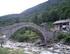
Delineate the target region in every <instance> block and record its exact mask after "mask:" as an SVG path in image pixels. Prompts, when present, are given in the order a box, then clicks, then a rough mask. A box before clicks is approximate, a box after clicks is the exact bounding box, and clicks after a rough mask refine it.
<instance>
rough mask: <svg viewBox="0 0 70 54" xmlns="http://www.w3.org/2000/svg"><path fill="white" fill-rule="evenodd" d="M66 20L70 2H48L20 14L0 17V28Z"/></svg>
mask: <svg viewBox="0 0 70 54" xmlns="http://www.w3.org/2000/svg"><path fill="white" fill-rule="evenodd" d="M67 18H70V0H48V2H45V3H42V4H39V5H37V6H35V7H32V8H30V9H28V10H25V11H24V12H22V13H20V14H11V15H6V16H1V17H0V26H5V25H10V24H14V23H19V22H29V21H30V22H34V23H36V24H41V23H43V22H47V23H48V22H54V21H56V20H60V19H67Z"/></svg>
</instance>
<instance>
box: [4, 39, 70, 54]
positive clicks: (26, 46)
mask: <svg viewBox="0 0 70 54" xmlns="http://www.w3.org/2000/svg"><path fill="white" fill-rule="evenodd" d="M3 47H4V48H9V49H22V51H23V52H24V54H53V53H54V54H63V53H65V54H70V46H67V45H63V44H59V43H57V44H56V43H55V44H53V46H52V47H50V48H48V47H46V48H44V47H38V46H35V45H34V43H26V42H12V41H9V40H8V41H7V42H6V44H4V45H3Z"/></svg>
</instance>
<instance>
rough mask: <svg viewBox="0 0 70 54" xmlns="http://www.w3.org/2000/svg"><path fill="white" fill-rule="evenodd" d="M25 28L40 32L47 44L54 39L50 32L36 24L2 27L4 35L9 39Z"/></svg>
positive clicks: (26, 23)
mask: <svg viewBox="0 0 70 54" xmlns="http://www.w3.org/2000/svg"><path fill="white" fill-rule="evenodd" d="M25 27H31V28H33V29H34V30H36V31H38V32H39V33H40V34H41V35H42V39H43V42H44V43H45V44H46V43H47V40H49V39H51V38H52V37H53V36H52V33H51V34H50V32H49V31H47V30H45V28H42V27H40V26H38V25H36V24H34V23H28V22H25V23H16V24H13V25H10V26H6V27H2V28H1V32H2V33H4V34H5V35H6V36H7V38H9V37H10V36H11V35H12V34H14V32H16V31H17V30H19V29H21V28H25Z"/></svg>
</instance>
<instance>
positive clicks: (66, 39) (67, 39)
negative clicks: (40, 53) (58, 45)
mask: <svg viewBox="0 0 70 54" xmlns="http://www.w3.org/2000/svg"><path fill="white" fill-rule="evenodd" d="M57 39H58V40H59V41H60V40H62V39H63V40H64V42H65V43H70V34H69V33H58V37H57Z"/></svg>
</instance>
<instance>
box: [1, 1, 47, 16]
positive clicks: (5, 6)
mask: <svg viewBox="0 0 70 54" xmlns="http://www.w3.org/2000/svg"><path fill="white" fill-rule="evenodd" d="M46 1H47V0H0V16H3V15H8V14H16V13H21V12H22V11H24V10H26V9H28V8H31V7H33V6H36V5H38V4H40V3H43V2H46Z"/></svg>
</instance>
